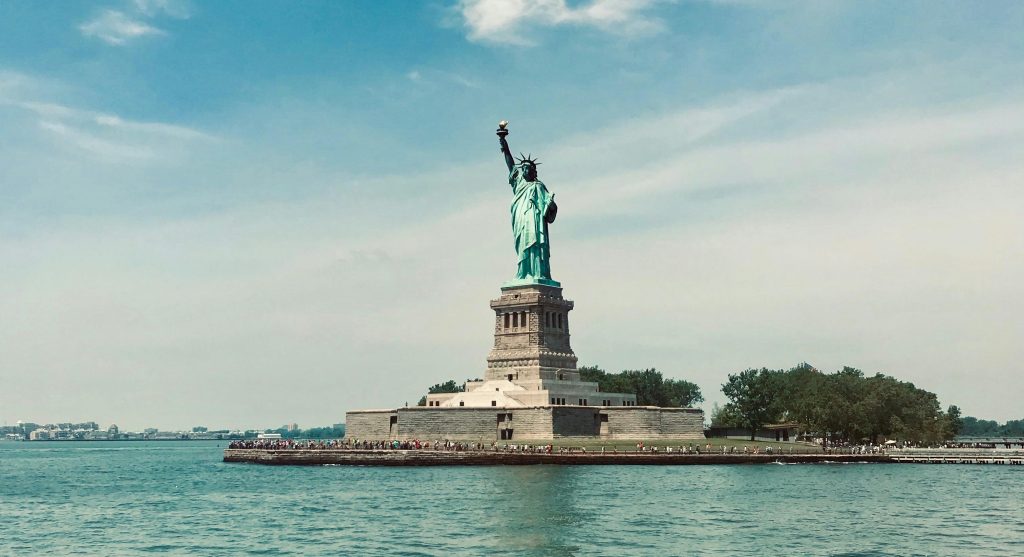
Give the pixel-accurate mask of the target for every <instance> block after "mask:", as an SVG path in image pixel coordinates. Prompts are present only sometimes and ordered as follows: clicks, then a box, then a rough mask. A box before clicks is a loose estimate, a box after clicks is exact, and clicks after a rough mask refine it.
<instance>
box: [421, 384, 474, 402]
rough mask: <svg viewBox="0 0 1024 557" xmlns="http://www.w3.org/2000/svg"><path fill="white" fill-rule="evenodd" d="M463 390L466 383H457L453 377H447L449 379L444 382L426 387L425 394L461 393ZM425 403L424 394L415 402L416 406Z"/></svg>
mask: <svg viewBox="0 0 1024 557" xmlns="http://www.w3.org/2000/svg"><path fill="white" fill-rule="evenodd" d="M465 390H466V384H465V383H463V384H461V385H459V384H458V383H456V382H455V380H454V379H449V380H447V381H445V382H444V383H438V384H436V385H434V386H432V387H430V388H428V389H427V394H431V395H433V394H437V393H461V392H464V391H465ZM426 405H427V397H426V396H422V397H420V400H419V402H417V403H416V406H426Z"/></svg>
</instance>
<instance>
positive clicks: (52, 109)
mask: <svg viewBox="0 0 1024 557" xmlns="http://www.w3.org/2000/svg"><path fill="white" fill-rule="evenodd" d="M5 81H6V82H10V83H17V84H20V85H21V86H22V87H21V88H22V89H24V91H18V90H15V89H13V88H11V89H10V90H9V91H5V88H4V87H3V83H5ZM45 89H46V87H45V86H43V85H41V84H40V83H39V82H37V81H36V80H35V79H33V78H30V77H28V76H24V75H20V74H16V75H14V76H13V77H9V79H5V78H0V109H2V108H5V107H6V108H7V109H9V110H15V111H20V112H22V113H25V114H29V115H32V116H34V117H35V121H36V123H37V124H38V129H40V130H43V131H44V132H45V133H46V134H47V137H48V138H49V141H51V142H52V143H53V144H55V145H57V146H60V147H64V148H70V149H71V150H72V151H73V152H78V153H80V154H83V155H85V156H86V157H87V158H90V159H92V160H96V161H100V162H128V161H133V162H139V161H147V160H148V161H157V160H161V159H164V158H169V157H170V156H171V155H173V154H175V153H179V152H181V150H182V149H184V148H186V147H188V146H189V145H190V144H191V143H192V142H194V141H197V140H202V141H212V140H215V139H216V138H214V137H213V136H211V135H209V134H207V133H205V132H202V131H199V130H196V129H193V128H189V127H186V126H180V125H176V124H167V123H163V122H144V121H136V120H128V119H125V118H122V117H120V116H118V115H116V114H110V113H106V112H97V111H92V110H83V109H80V108H75V107H72V106H68V105H65V104H60V103H55V102H48V101H44V100H35V99H39V98H45V96H46V94H47V93H46V91H45ZM30 99H31V100H30Z"/></svg>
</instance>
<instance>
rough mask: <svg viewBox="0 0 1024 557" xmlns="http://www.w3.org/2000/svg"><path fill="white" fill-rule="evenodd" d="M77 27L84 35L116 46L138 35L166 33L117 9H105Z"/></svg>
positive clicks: (138, 36)
mask: <svg viewBox="0 0 1024 557" xmlns="http://www.w3.org/2000/svg"><path fill="white" fill-rule="evenodd" d="M78 29H79V30H80V31H81V32H82V34H83V35H85V36H86V37H96V38H98V39H100V40H101V41H103V42H105V43H107V44H111V45H116V46H123V45H125V44H127V43H128V42H129V41H131V40H134V39H137V38H140V37H146V36H159V35H165V34H166V33H165V32H164V31H163V30H161V29H157V28H156V27H153V26H152V25H149V24H147V23H144V22H142V21H139V20H136V19H132V18H131V17H129V16H127V15H125V14H124V13H123V12H119V11H117V10H106V11H104V12H103V13H102V14H100V15H99V16H97V17H96V18H95V19H93V20H91V21H88V22H86V23H83V24H82V25H80V26H79V27H78Z"/></svg>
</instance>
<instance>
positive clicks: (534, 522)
mask: <svg viewBox="0 0 1024 557" xmlns="http://www.w3.org/2000/svg"><path fill="white" fill-rule="evenodd" d="M222 449H223V443H217V442H126V443H111V442H93V443H69V442H50V443H47V442H33V443H11V442H7V443H0V554H3V555H44V554H45V555H68V554H74V555H125V554H128V555H132V554H140V553H168V554H179V555H238V554H264V555H446V556H460V555H487V554H490V555H610V556H612V555H614V556H621V555H716V556H718V555H755V554H756V555H901V556H902V555H1000V556H1003V555H1022V554H1024V467H1019V466H977V465H976V466H954V465H881V464H875V465H872V464H822V465H786V466H783V465H738V466H678V467H671V466H664V467H661V466H657V467H644V466H593V467H587V466H566V467H558V466H525V467H481V468H458V467H445V468H348V467H316V468H304V467H268V466H257V465H249V464H224V463H222V462H221V460H220V459H221V450H222Z"/></svg>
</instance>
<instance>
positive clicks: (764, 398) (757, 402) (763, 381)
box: [722, 368, 781, 441]
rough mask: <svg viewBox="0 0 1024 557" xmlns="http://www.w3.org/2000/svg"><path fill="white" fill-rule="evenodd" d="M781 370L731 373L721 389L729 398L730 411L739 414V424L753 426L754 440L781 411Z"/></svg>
mask: <svg viewBox="0 0 1024 557" xmlns="http://www.w3.org/2000/svg"><path fill="white" fill-rule="evenodd" d="M779 373H780V372H776V371H772V370H769V369H768V368H761V369H759V370H757V369H748V370H745V371H742V372H740V373H737V374H730V375H729V379H728V381H726V383H725V384H724V385H722V393H723V394H725V396H726V397H727V398H728V399H729V404H728V405H727V406H728V407H729V412H732V413H734V414H735V415H736V418H737V421H738V423H739V425H741V426H742V427H746V428H748V429H750V440H751V441H753V440H754V437H755V436H756V434H757V430H758V429H760V428H761V426H763V425H764V424H766V423H770V422H772V421H775V420H777V419H778V418H779V415H780V414H781V408H780V406H781V404H780V403H781V397H780V392H779V387H780V384H781V381H780V379H779V377H778V375H779Z"/></svg>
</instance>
